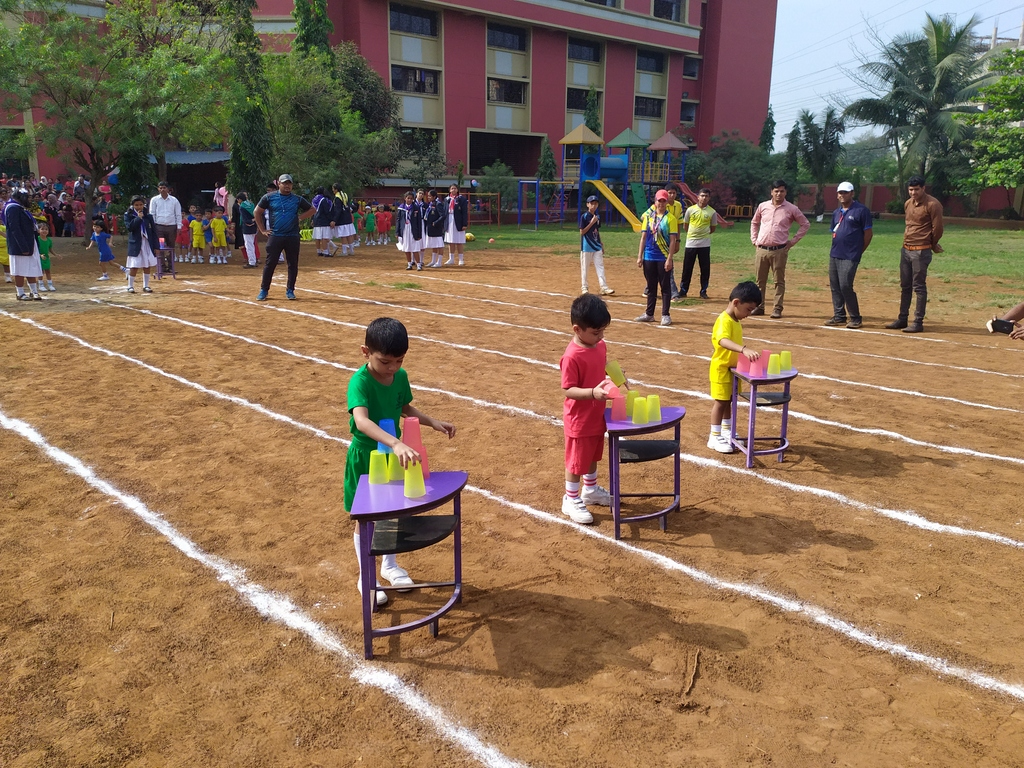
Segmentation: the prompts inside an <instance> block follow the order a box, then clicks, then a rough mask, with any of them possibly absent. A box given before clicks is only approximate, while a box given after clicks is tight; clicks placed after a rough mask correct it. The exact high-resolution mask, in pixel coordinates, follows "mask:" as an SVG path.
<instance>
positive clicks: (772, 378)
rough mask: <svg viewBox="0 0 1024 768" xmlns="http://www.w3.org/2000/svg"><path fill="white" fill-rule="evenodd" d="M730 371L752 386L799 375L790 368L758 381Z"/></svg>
mask: <svg viewBox="0 0 1024 768" xmlns="http://www.w3.org/2000/svg"><path fill="white" fill-rule="evenodd" d="M730 370H731V371H732V372H733V373H734V374H736V378H738V379H742V380H743V381H745V382H747V383H748V384H750V383H754V384H773V383H777V382H783V381H791V380H793V379H795V378H796V376H797V374H798V373H799V371H798V370H797V369H796V368H790V369H789V370H788V371H782V372H781V373H773V374H770V375H769V374H765V375H764V376H762V377H761V378H759V379H753V378H751V377H750V374H747V373H740V372H739V371H737V370H736V369H735V368H730ZM662 410H664V409H662Z"/></svg>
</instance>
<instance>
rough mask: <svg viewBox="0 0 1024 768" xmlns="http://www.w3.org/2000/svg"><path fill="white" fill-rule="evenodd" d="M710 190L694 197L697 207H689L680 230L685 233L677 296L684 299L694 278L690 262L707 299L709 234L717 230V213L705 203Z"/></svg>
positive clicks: (709, 197) (709, 259)
mask: <svg viewBox="0 0 1024 768" xmlns="http://www.w3.org/2000/svg"><path fill="white" fill-rule="evenodd" d="M709 202H711V190H710V189H708V188H707V187H705V188H704V189H702V190H701V191H700V193H699V194H698V195H697V204H696V205H691V206H690V207H689V208H687V209H686V213H684V214H683V221H682V228H683V229H684V230H686V246H685V248H684V250H683V278H682V280H680V281H679V295H680V296H681V297H682V296H686V294H687V292H688V291H689V290H690V279H691V278H692V277H693V263H694V261H696V262H697V263H698V264H699V265H700V297H701V298H702V299H706V298H707V297H708V281H709V280H710V279H711V233H712V232H714V231H715V229H717V227H718V214H717V213H716V212H715V209H714V208H712V207H711V206H710V205H708V203H709Z"/></svg>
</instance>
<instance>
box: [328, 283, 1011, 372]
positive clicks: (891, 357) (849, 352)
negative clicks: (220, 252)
mask: <svg viewBox="0 0 1024 768" xmlns="http://www.w3.org/2000/svg"><path fill="white" fill-rule="evenodd" d="M320 274H322V275H325V276H328V277H330V276H332V275H331V274H330V270H323V271H322V272H321V273H320ZM345 274H346V275H347V274H351V273H345ZM343 279H350V278H343ZM417 279H426V280H438V281H440V282H445V283H454V284H456V285H473V286H476V287H478V288H493V289H494V290H499V291H506V292H507V291H516V292H519V293H539V294H541V295H544V296H557V297H559V298H566V299H574V298H576V297H575V296H570V295H569V294H567V293H552V292H550V291H539V290H536V289H533V288H512V287H508V286H503V285H490V284H489V283H473V282H469V281H466V280H448V279H445V278H443V277H432V276H430V277H428V276H424V275H420V274H417ZM446 295H447V294H446ZM605 301H607V302H608V303H609V304H621V305H624V306H628V307H634V308H635V307H639V306H641V305H640V304H636V303H634V302H630V301H617V300H614V299H607V298H606V299H605ZM672 309H673V310H681V311H684V312H701V311H702V310H698V309H694V308H690V307H672ZM554 311H557V310H554ZM710 314H712V315H714V313H710ZM786 322H788V321H786ZM770 324H772V325H777V324H778V321H775V320H773V321H771V323H770ZM811 327H813V328H817V327H819V326H811ZM820 327H821V328H823V329H827V330H843V331H848V332H849V333H861V332H862V331H863V330H864V329H860V330H856V331H855V330H852V329H847V328H832V329H830V328H829V327H828V326H824V325H823V326H820ZM679 330H684V331H687V332H690V333H699V332H698V331H691V330H690V329H689V328H681V329H679ZM871 333H878V334H880V335H882V336H895V335H896V334H889V333H883V332H882V331H871ZM747 338H749V339H750V340H751V341H760V342H763V343H765V344H774V345H776V346H779V347H786V348H787V349H788V348H793V349H813V350H815V351H819V352H835V353H839V354H844V355H856V356H858V357H870V358H874V359H876V360H891V361H894V362H897V363H907V364H908V365H926V366H929V367H932V368H948V369H950V370H953V371H969V372H971V373H982V374H987V375H989V376H1004V377H1007V378H1012V379H1024V374H1022V373H1006V372H1005V371H990V370H988V369H987V368H974V367H971V366H966V365H950V364H949V363H930V362H926V361H924V360H912V359H910V358H907V357H895V356H894V355H876V354H873V353H871V352H854V351H852V350H848V349H836V348H834V347H818V346H814V345H812V344H796V343H794V342H792V341H786V342H781V341H775V340H773V339H765V338H763V337H758V336H748V337H747ZM900 338H902V334H901V336H900ZM984 348H985V349H992V350H993V351H1004V350H1003V348H1002V347H984ZM1011 351H1021V350H1016V349H1014V350H1011Z"/></svg>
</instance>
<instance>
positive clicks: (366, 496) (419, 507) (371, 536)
mask: <svg viewBox="0 0 1024 768" xmlns="http://www.w3.org/2000/svg"><path fill="white" fill-rule="evenodd" d="M468 481H469V475H468V474H467V473H466V472H431V473H430V477H429V478H428V479H427V480H426V481H425V482H424V485H425V486H426V490H427V492H426V495H424V496H421V497H420V498H418V499H407V498H406V497H405V484H404V483H403V482H402V481H401V480H397V481H393V482H390V483H385V484H380V485H375V484H371V483H370V477H369V475H363V476H362V477H360V478H359V485H358V487H357V488H356V495H355V498H354V499H353V500H352V509H351V511H350V512H349V515H350V517H351V518H352V519H353V520H355V521H356V523H358V525H359V546H360V548H361V550H362V551H361V552H360V553H359V563H360V569H359V580H360V583H361V584H362V590H363V595H362V601H363V652H364V656H365V657H366V658H367V659H372V658H373V638H375V637H383V636H385V635H397V634H398V633H400V632H408V631H409V630H411V629H416V628H418V627H422V626H425V625H427V624H429V625H430V633H431V634H432V635H433V636H434V637H437V620H438V619H439V618H440V617H441V616H444V615H445V614H446V613H448V611H450V610H451V609H452V608H453V607H454V606H455V604H456V603H459V602H461V601H462V489H463V488H464V487H465V485H466V483H467V482H468ZM448 502H452V505H453V507H454V509H453V514H452V515H426V516H424V517H417V515H421V514H422V513H424V512H429V511H430V510H432V509H437V508H438V507H441V506H443V505H445V504H447V503H448ZM448 536H453V537H454V538H453V544H454V550H455V574H454V577H453V580H452V581H441V582H429V583H417V584H413V585H411V586H402V587H384V586H381V587H378V586H377V585H376V583H377V562H376V556H377V555H386V554H393V553H398V552H413V551H415V550H417V549H424V548H425V547H429V546H432V545H433V544H436V543H438V542H439V541H442V540H444V539H446V538H448ZM434 587H454V591H453V593H452V596H451V598H450V599H449V600H448V602H447V603H445V604H444V605H443V606H442V607H441V608H439V609H438V610H436V611H434V612H433V613H431V614H430V615H429V616H424V617H423V618H420V619H416V620H415V621H410V622H407V623H405V624H399V625H397V626H393V627H385V628H383V629H374V628H373V620H372V614H373V613H374V612H375V611H376V610H377V601H376V599H375V591H376V590H384V591H387V592H393V591H396V590H398V589H401V590H403V591H405V590H410V589H426V588H434Z"/></svg>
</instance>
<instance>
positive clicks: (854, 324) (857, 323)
mask: <svg viewBox="0 0 1024 768" xmlns="http://www.w3.org/2000/svg"><path fill="white" fill-rule="evenodd" d="M862 325H864V323H863V322H861V321H860V320H851V321H850V322H848V323H847V324H846V327H847V328H854V329H856V328H860V327H861V326H862Z"/></svg>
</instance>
